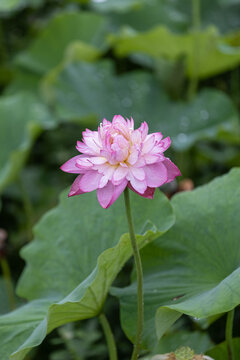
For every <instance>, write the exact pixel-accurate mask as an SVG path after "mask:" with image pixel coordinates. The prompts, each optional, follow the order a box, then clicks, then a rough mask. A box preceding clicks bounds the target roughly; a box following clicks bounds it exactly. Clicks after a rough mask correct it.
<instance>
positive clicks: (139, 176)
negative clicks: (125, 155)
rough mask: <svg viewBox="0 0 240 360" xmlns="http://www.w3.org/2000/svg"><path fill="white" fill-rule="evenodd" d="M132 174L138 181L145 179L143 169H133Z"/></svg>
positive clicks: (131, 169)
mask: <svg viewBox="0 0 240 360" xmlns="http://www.w3.org/2000/svg"><path fill="white" fill-rule="evenodd" d="M130 172H131V174H132V175H133V176H134V177H135V178H136V179H138V180H144V179H145V172H144V170H143V168H138V167H131V168H130Z"/></svg>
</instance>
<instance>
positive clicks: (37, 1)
mask: <svg viewBox="0 0 240 360" xmlns="http://www.w3.org/2000/svg"><path fill="white" fill-rule="evenodd" d="M42 3H43V0H1V2H0V13H1V12H3V13H5V12H6V13H8V12H12V11H15V10H19V9H22V8H24V7H27V6H28V7H37V6H39V5H41V4H42Z"/></svg>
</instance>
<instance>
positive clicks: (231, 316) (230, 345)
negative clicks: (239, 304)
mask: <svg viewBox="0 0 240 360" xmlns="http://www.w3.org/2000/svg"><path fill="white" fill-rule="evenodd" d="M233 319H234V309H233V310H231V311H229V312H228V313H227V323H226V334H225V335H226V342H227V351H228V360H234V350H233V338H232V332H233Z"/></svg>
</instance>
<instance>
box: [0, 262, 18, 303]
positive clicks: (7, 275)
mask: <svg viewBox="0 0 240 360" xmlns="http://www.w3.org/2000/svg"><path fill="white" fill-rule="evenodd" d="M0 263H1V268H2V274H3V278H4V281H5V285H6V290H7V295H8V301H9V306H10V309H11V310H14V309H15V308H16V302H15V292H14V288H13V285H12V276H11V270H10V267H9V265H8V262H7V260H6V259H5V258H4V257H3V258H0Z"/></svg>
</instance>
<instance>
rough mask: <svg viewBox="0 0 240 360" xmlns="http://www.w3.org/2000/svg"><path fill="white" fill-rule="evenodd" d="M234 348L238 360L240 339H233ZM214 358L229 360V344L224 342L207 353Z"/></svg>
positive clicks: (215, 359)
mask: <svg viewBox="0 0 240 360" xmlns="http://www.w3.org/2000/svg"><path fill="white" fill-rule="evenodd" d="M233 348H234V353H235V354H236V356H237V357H236V359H237V358H238V355H239V354H240V338H234V339H233ZM206 355H209V356H211V357H213V358H214V360H226V359H227V358H228V351H227V344H226V342H223V343H221V344H219V345H217V346H215V347H214V348H212V349H211V350H209V351H207V354H206Z"/></svg>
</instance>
